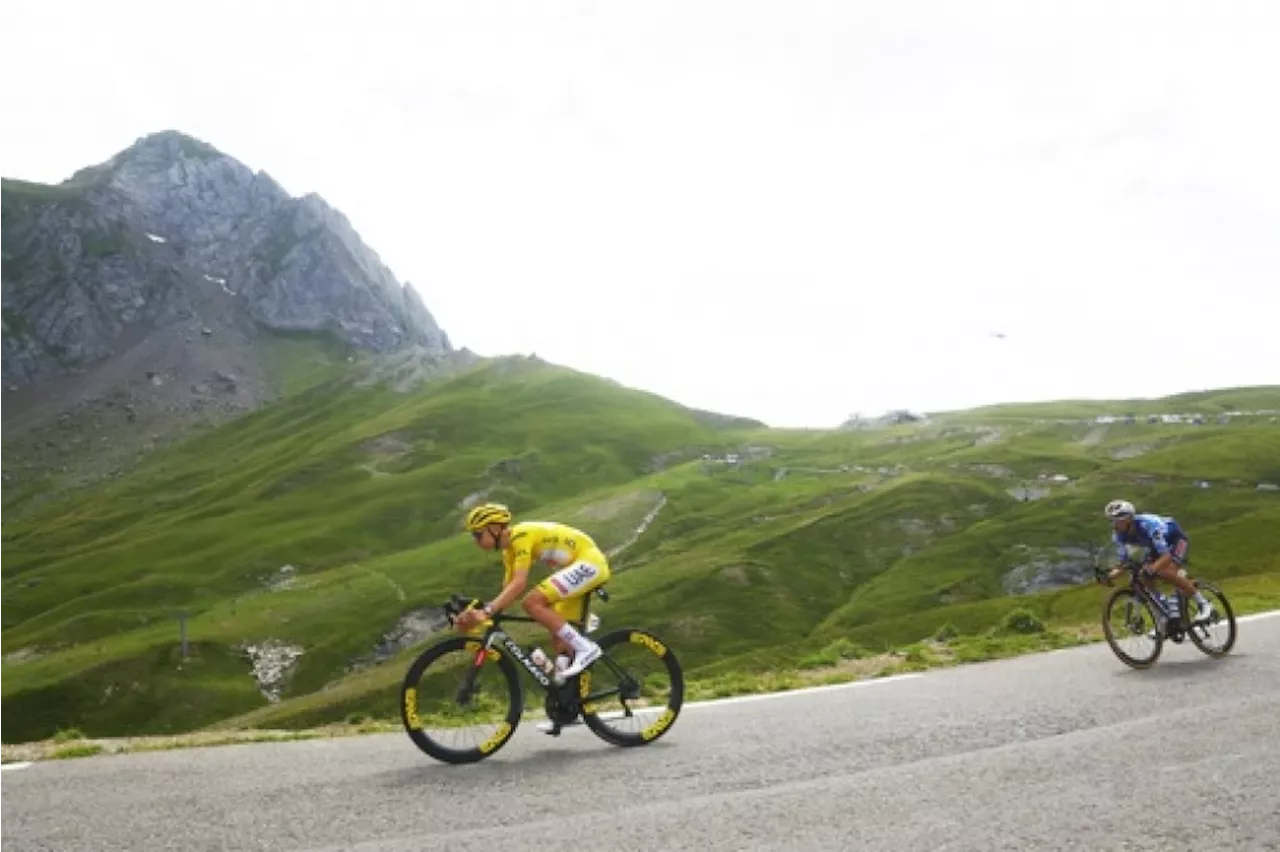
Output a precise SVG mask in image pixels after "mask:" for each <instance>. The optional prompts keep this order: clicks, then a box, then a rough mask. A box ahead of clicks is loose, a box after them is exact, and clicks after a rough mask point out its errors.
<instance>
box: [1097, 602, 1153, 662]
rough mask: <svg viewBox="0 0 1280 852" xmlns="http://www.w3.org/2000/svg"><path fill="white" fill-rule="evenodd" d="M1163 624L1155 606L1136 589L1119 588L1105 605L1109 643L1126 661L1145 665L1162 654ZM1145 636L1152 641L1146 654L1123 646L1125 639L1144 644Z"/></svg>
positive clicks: (1104, 611)
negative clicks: (1135, 590) (1131, 650)
mask: <svg viewBox="0 0 1280 852" xmlns="http://www.w3.org/2000/svg"><path fill="white" fill-rule="evenodd" d="M1113 619H1115V620H1116V621H1115V623H1113ZM1159 624H1160V622H1159V619H1158V618H1157V615H1156V612H1155V610H1154V609H1152V608H1151V605H1150V604H1149V603H1148V602H1147V601H1145V600H1143V599H1142V598H1141V597H1140V596H1138V594H1137V593H1136V592H1134V591H1133V590H1132V589H1116V590H1115V591H1114V592H1112V593H1111V596H1110V597H1109V598H1107V602H1106V603H1105V604H1104V605H1103V608H1102V630H1103V632H1104V633H1105V634H1106V637H1107V644H1108V645H1110V646H1111V650H1112V652H1113V653H1114V654H1115V655H1116V656H1117V657H1119V658H1120V661H1121V662H1122V663H1124V664H1125V665H1127V666H1132V667H1133V668H1135V669H1145V668H1147V667H1149V666H1150V665H1151V664H1152V663H1154V662H1155V661H1156V660H1157V659H1159V658H1160V651H1161V650H1162V649H1163V647H1164V635H1163V634H1162V633H1161V632H1160V630H1159ZM1142 640H1145V641H1146V642H1150V643H1151V651H1150V653H1148V654H1146V655H1142V654H1137V653H1132V654H1131V653H1128V652H1126V651H1125V649H1124V648H1122V647H1121V646H1120V643H1121V642H1125V643H1126V645H1127V644H1128V643H1129V642H1132V643H1133V644H1134V645H1135V646H1138V647H1141V645H1142Z"/></svg>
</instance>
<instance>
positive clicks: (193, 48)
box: [0, 0, 1280, 426]
mask: <svg viewBox="0 0 1280 852" xmlns="http://www.w3.org/2000/svg"><path fill="white" fill-rule="evenodd" d="M2 14H3V17H2V18H0V33H2V34H3V44H2V46H0V63H2V66H0V67H2V71H0V86H2V89H3V92H2V95H0V97H2V101H0V103H2V105H3V111H2V112H0V129H2V136H0V139H2V144H0V171H3V173H4V175H6V176H10V177H22V178H26V179H31V180H42V181H48V182H56V181H59V180H62V179H64V178H66V177H67V176H69V175H70V174H71V173H72V172H73V171H75V170H76V169H77V168H79V167H81V166H84V165H88V164H91V163H96V162H100V161H102V160H104V159H106V158H107V157H109V156H111V155H112V154H113V153H115V152H116V151H118V150H119V149H121V148H124V147H126V146H128V145H129V144H131V143H132V142H133V141H134V140H135V139H136V138H138V137H139V136H142V135H144V134H146V133H150V132H153V131H157V130H163V129H177V130H181V131H183V132H186V133H189V134H191V135H193V136H196V137H199V138H201V139H204V140H205V141H207V142H209V143H211V144H213V145H215V146H216V147H218V148H219V149H221V150H222V151H224V152H226V153H228V154H230V155H232V156H234V157H237V158H238V159H240V160H242V161H243V162H245V163H246V164H247V165H249V166H250V167H252V168H254V169H262V170H265V171H267V172H268V173H270V174H271V175H272V176H273V177H274V178H275V179H277V180H278V181H280V183H281V184H282V185H283V186H284V187H285V188H286V189H287V190H288V191H289V192H290V193H292V194H295V195H301V194H303V193H306V192H313V191H314V192H317V193H319V194H320V195H322V196H323V197H324V198H325V199H326V200H327V201H328V202H329V203H330V204H332V205H333V206H334V207H336V208H338V209H340V210H342V211H343V212H344V213H346V214H347V216H348V217H349V218H350V219H351V221H352V223H353V225H354V226H355V227H356V229H357V230H358V231H359V233H360V234H361V236H362V237H363V238H364V239H365V241H366V242H368V243H369V244H370V246H372V247H373V248H374V249H375V250H376V251H377V252H378V253H379V254H380V255H381V257H382V258H383V260H384V261H385V262H386V263H387V264H388V265H389V266H390V267H391V269H392V270H393V272H394V273H395V274H396V276H397V277H399V278H400V279H401V280H408V281H410V282H411V283H412V284H413V286H414V287H415V288H416V289H417V290H418V291H419V292H420V293H421V294H422V296H423V299H424V301H425V302H426V304H427V307H428V308H429V309H430V310H431V311H432V313H433V314H434V315H435V317H436V318H437V320H438V321H439V322H440V324H441V325H442V326H443V327H444V328H445V330H446V331H447V332H448V333H449V335H450V337H451V339H452V340H453V342H454V343H455V345H458V346H467V347H470V348H471V349H473V350H474V351H477V352H479V353H481V354H484V355H496V354H502V353H511V352H519V353H528V352H536V353H537V354H538V355H539V356H541V357H543V358H546V359H548V360H551V361H555V362H558V363H562V364H567V365H569V366H572V367H575V368H578V369H581V370H585V371H590V372H594V373H598V374H601V375H605V376H609V377H611V378H614V379H617V380H618V381H620V382H623V383H624V384H628V385H632V386H635V387H641V388H644V389H646V390H651V391H654V392H657V393H660V394H663V395H665V396H668V397H670V398H673V399H676V400H678V401H680V402H683V403H686V404H690V405H695V406H700V407H705V408H710V409H716V410H720V411H726V412H731V413H736V414H743V415H748V416H754V417H758V418H760V419H763V420H764V421H766V422H768V423H769V424H771V425H775V426H800V425H808V426H831V425H835V424H837V423H839V422H840V421H841V420H842V419H843V418H844V417H845V416H847V415H848V414H850V413H851V412H853V411H861V412H863V413H864V414H874V413H878V412H880V411H883V410H885V409H887V408H893V407H909V408H912V409H916V410H938V409H942V408H953V407H962V406H969V405H976V404H984V403H990V402H999V401H1014V400H1031V399H1054V398H1063V397H1128V396H1155V395H1163V394H1166V393H1175V392H1179V391H1183V390H1193V389H1198V388H1205V387H1217V386H1224V385H1235V384H1261V383H1277V382H1280V334H1278V333H1277V331H1276V328H1277V325H1280V323H1278V321H1277V319H1276V317H1278V316H1280V286H1278V285H1280V156H1278V155H1277V152H1278V151H1280V110H1277V109H1276V85H1277V83H1278V82H1280V49H1277V47H1276V46H1277V44H1280V3H1277V2H1274V0H1255V2H1230V3H1228V2H1223V0H1204V1H1203V2H1196V3H1190V2H1171V0H1143V2H1137V1H1136V0H1129V2H1116V0H1090V2H1080V1H1079V0H1062V2H1056V3H1050V2H1044V1H1043V0H1008V2H1004V3H992V2H979V0H970V2H966V3H955V2H942V1H941V0H931V2H923V1H921V2H910V3H903V2H896V0H865V1H864V2H857V3H853V2H844V3H841V2H836V0H831V1H830V2H823V3H819V2H808V0H805V2H800V0H789V1H788V2H780V1H779V2H773V3H762V2H757V1H756V0H752V2H742V0H733V2H730V1H729V0H715V2H690V0H685V2H674V0H660V1H659V0H645V2H633V3H620V2H614V3H604V2H599V3H589V2H563V0H543V2H538V3H528V2H501V3H499V2H491V3H479V2H475V0H471V2H454V3H447V4H446V3H437V2H420V1H419V2H414V0H403V2H373V0H360V2H354V0H344V2H317V0H307V2H302V0H296V2H280V0H270V2H268V0H233V2H222V3H215V4H210V3H191V2H186V3H184V2H175V0H166V2H143V0H128V2H125V0H113V2H101V0H84V1H83V2H72V0H4V5H3V13H2ZM993 331H1000V332H1004V333H1006V334H1007V335H1008V337H1007V338H1006V339H1003V340H1001V339H997V338H995V337H993V336H991V332H993Z"/></svg>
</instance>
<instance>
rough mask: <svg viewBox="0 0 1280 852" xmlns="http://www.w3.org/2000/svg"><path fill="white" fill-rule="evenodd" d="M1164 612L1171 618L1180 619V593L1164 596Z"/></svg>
mask: <svg viewBox="0 0 1280 852" xmlns="http://www.w3.org/2000/svg"><path fill="white" fill-rule="evenodd" d="M1164 610H1165V612H1167V613H1169V616H1170V617H1171V618H1177V617H1178V593H1177V592H1170V593H1169V594H1167V595H1165V596H1164Z"/></svg>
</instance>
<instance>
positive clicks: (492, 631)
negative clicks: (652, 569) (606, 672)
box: [445, 588, 622, 700]
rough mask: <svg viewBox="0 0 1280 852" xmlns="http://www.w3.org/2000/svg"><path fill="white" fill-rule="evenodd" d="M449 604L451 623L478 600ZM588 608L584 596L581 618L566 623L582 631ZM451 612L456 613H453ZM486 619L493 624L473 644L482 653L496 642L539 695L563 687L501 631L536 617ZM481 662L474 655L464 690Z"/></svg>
mask: <svg viewBox="0 0 1280 852" xmlns="http://www.w3.org/2000/svg"><path fill="white" fill-rule="evenodd" d="M593 594H595V595H596V596H597V597H599V598H600V599H601V600H604V601H607V600H609V594H608V592H606V591H605V590H604V589H603V588H600V589H596V590H595V591H594V592H593ZM452 603H453V606H452V607H450V606H448V605H446V607H445V611H446V613H448V614H449V615H450V616H451V617H450V619H449V621H450V622H451V623H452V621H453V618H452V615H456V614H458V613H459V612H461V611H462V610H464V609H466V608H467V607H468V606H472V605H474V604H476V603H478V601H474V600H473V601H466V600H465V599H462V598H460V597H458V596H457V595H455V596H454V597H453V599H452ZM590 609H591V598H590V596H588V597H587V598H586V599H585V600H584V601H583V606H582V619H581V620H579V621H570V622H569V623H570V624H572V625H574V626H575V627H576V628H578V629H579V630H585V629H586V624H587V615H588V613H589V611H590ZM454 610H456V612H455V611H454ZM490 620H491V621H492V622H493V623H492V624H491V625H489V628H488V629H487V630H486V631H485V633H484V636H482V637H479V638H478V639H477V641H479V642H480V643H481V644H482V645H483V647H484V650H485V651H486V652H487V651H489V650H491V649H492V648H493V646H494V643H495V642H497V643H500V644H501V650H500V651H499V653H502V652H506V653H507V655H509V656H511V657H513V658H514V659H515V660H516V662H518V663H519V664H520V665H521V666H523V667H524V670H525V671H526V672H528V673H529V675H530V676H531V677H532V678H533V681H534V683H536V684H537V685H538V686H539V687H541V688H542V691H543V692H545V693H547V694H548V695H550V694H552V693H553V691H554V690H559V689H562V688H563V687H564V685H565V684H555V683H553V682H552V680H551V678H550V677H548V676H547V673H546V672H545V671H543V670H542V668H541V667H540V666H539V665H538V664H537V663H535V662H534V661H533V658H532V657H530V656H529V655H528V654H527V653H525V650H524V648H523V647H522V646H521V645H520V643H519V642H517V641H516V640H515V639H514V638H513V637H512V636H511V634H510V633H508V632H507V631H505V630H503V629H502V627H501V625H502V623H504V622H508V621H518V622H524V623H526V624H538V623H539V622H538V620H537V619H536V618H532V617H530V616H527V615H506V614H504V613H497V614H495V615H493V616H491V617H490ZM600 659H602V660H604V662H605V663H606V664H607V665H608V666H609V667H610V668H611V669H613V670H614V671H615V672H619V669H618V666H617V665H616V664H615V663H614V662H613V661H612V660H610V659H609V658H608V655H607V654H605V655H601V658H600ZM482 662H484V656H483V655H482V654H481V655H477V656H476V664H475V665H474V666H472V667H471V671H470V672H468V673H467V681H466V687H465V688H466V689H467V690H470V688H471V687H472V685H473V683H474V680H475V675H476V671H477V669H479V667H480V664H481V663H482ZM619 673H620V672H619ZM621 691H622V690H621V689H616V690H611V691H607V692H603V693H599V694H596V693H592V694H591V695H590V696H588V698H589V699H591V700H596V699H599V698H601V697H603V696H605V695H611V694H613V692H621Z"/></svg>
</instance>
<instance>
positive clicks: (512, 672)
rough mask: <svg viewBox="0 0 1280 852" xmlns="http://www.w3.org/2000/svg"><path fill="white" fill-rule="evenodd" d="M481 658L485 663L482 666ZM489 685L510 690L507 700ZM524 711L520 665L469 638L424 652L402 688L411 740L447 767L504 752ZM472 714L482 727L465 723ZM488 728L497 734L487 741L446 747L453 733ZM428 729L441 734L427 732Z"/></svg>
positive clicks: (403, 714) (403, 717)
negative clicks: (490, 725)
mask: <svg viewBox="0 0 1280 852" xmlns="http://www.w3.org/2000/svg"><path fill="white" fill-rule="evenodd" d="M480 654H483V655H484V660H483V662H482V663H480V665H478V666H477V664H476V662H477V659H478V655H480ZM451 656H452V659H451V658H450V657H451ZM473 673H474V675H475V677H474V679H472V678H471V675H472V674H473ZM489 683H496V684H499V685H502V686H505V688H506V696H505V698H497V697H494V696H493V695H491V690H492V688H486V686H485V684H489ZM468 684H470V685H471V687H470V689H468ZM464 693H469V694H464ZM427 696H430V697H427ZM522 708H523V700H522V696H521V693H520V679H519V676H518V674H517V672H516V667H515V664H514V663H512V662H511V660H509V659H508V658H507V657H505V656H503V655H502V654H500V653H498V652H497V651H494V650H490V651H485V650H484V649H483V646H482V645H481V643H480V642H478V641H477V640H475V639H472V638H467V637H465V636H457V637H454V638H452V639H445V640H444V641H443V642H439V643H437V644H435V645H432V646H431V647H430V648H427V649H426V650H425V651H423V652H422V653H421V654H420V655H419V656H418V658H417V659H416V660H414V661H413V664H412V665H410V666H409V670H408V671H407V672H406V673H405V676H404V682H403V683H402V684H401V686H400V719H401V721H402V722H403V723H404V728H405V732H406V733H408V735H409V739H411V740H413V743H414V745H416V746H417V747H418V748H420V749H422V751H424V752H426V753H427V754H429V755H430V756H431V757H434V758H435V759H436V760H441V761H444V762H445V763H474V762H476V761H478V760H483V759H484V758H486V757H489V756H490V755H492V754H493V753H494V752H496V751H497V750H498V749H500V748H502V747H503V746H504V745H506V743H507V741H508V740H509V739H511V735H512V734H513V733H515V729H516V725H517V724H519V722H520V714H521V711H522ZM467 711H471V712H474V713H475V714H476V716H477V717H478V722H471V723H469V722H466V721H464V720H463V714H464V713H466V712H467ZM486 723H487V724H492V725H493V726H494V728H493V730H492V731H491V732H490V733H488V734H487V735H484V736H483V738H482V739H481V738H479V737H477V738H476V739H477V740H478V741H477V742H476V743H475V744H474V745H471V746H469V747H455V746H452V745H446V744H445V742H444V740H446V739H448V738H449V736H448V735H449V734H466V733H474V729H475V728H476V727H479V726H480V725H483V724H486ZM428 728H432V729H435V731H436V732H435V733H428Z"/></svg>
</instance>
